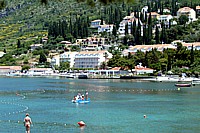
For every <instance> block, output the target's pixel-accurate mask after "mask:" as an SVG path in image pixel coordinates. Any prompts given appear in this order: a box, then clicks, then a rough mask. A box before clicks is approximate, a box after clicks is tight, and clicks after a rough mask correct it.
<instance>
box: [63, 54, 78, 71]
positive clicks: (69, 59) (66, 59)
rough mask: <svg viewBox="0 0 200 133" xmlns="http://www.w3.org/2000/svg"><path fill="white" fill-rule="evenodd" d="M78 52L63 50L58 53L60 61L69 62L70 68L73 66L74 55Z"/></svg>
mask: <svg viewBox="0 0 200 133" xmlns="http://www.w3.org/2000/svg"><path fill="white" fill-rule="evenodd" d="M77 53H78V52H65V53H63V54H61V55H60V63H61V62H69V63H70V68H72V67H73V66H74V60H75V55H76V54H77Z"/></svg>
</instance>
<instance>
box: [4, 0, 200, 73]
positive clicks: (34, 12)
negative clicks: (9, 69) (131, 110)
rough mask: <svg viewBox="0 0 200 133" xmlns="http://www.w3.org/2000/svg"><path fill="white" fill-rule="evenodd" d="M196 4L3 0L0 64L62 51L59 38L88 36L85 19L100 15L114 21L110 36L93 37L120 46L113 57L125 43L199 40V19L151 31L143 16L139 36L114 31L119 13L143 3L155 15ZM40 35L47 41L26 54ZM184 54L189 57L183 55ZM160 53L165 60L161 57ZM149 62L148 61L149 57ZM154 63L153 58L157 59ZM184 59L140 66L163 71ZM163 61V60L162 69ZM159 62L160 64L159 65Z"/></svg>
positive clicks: (184, 0)
mask: <svg viewBox="0 0 200 133" xmlns="http://www.w3.org/2000/svg"><path fill="white" fill-rule="evenodd" d="M199 4H200V3H199V1H198V0H193V1H189V0H167V1H166V0H152V1H148V0H147V1H142V0H139V1H135V2H134V3H128V4H127V3H123V2H111V3H105V2H103V3H102V2H100V3H97V4H96V5H95V6H91V3H88V1H87V2H80V3H79V2H77V1H74V0H63V1H62V2H60V1H48V3H46V4H43V3H41V2H39V1H38V0H7V1H6V2H5V6H4V5H3V6H4V8H2V9H1V11H0V51H4V52H5V53H7V54H6V55H5V56H4V57H3V58H1V59H0V64H1V65H19V64H20V65H23V64H28V62H29V61H30V60H32V61H38V60H39V57H40V56H41V55H44V54H45V55H46V56H48V53H49V51H50V50H55V49H57V50H58V51H59V52H64V51H65V49H64V48H63V46H62V45H61V44H59V42H60V41H62V40H66V41H71V42H72V43H73V42H75V40H76V39H78V38H86V37H88V36H92V35H93V33H94V29H93V28H91V27H90V22H91V21H92V20H95V19H101V20H102V21H105V23H106V24H114V25H115V30H114V31H115V32H113V34H112V35H110V34H109V35H108V34H101V35H99V36H103V37H106V38H108V40H109V41H110V42H111V43H119V44H120V49H119V50H118V51H114V52H112V53H113V54H114V55H116V56H114V57H119V56H118V55H117V54H119V53H120V50H123V49H125V48H127V47H128V46H129V45H138V44H143V45H148V44H158V43H171V41H173V40H183V41H185V42H198V41H200V32H199V31H200V21H199V20H198V21H196V22H194V23H191V24H189V25H185V24H184V23H181V21H180V20H176V21H177V22H178V24H177V25H175V26H171V27H168V28H165V27H164V26H163V28H162V31H157V32H155V33H154V34H152V27H153V26H154V25H155V21H154V20H151V19H150V18H146V19H142V20H141V21H142V23H143V24H146V26H144V27H146V29H144V36H141V34H140V31H138V30H137V29H140V28H138V27H133V28H135V29H134V30H133V31H134V32H132V34H131V35H128V34H127V35H126V36H125V37H124V38H118V36H117V32H116V31H117V29H118V27H119V23H120V22H121V21H122V19H123V18H124V17H125V16H127V15H130V13H131V12H139V11H141V9H142V7H144V6H148V7H149V12H157V11H158V10H160V14H165V13H164V12H163V9H170V11H171V12H169V13H168V14H171V15H173V16H176V12H177V10H178V9H179V8H181V7H185V6H188V7H191V8H193V9H195V7H196V6H197V5H199ZM198 15H199V14H197V16H198ZM45 36H48V38H49V41H48V42H47V43H46V44H45V45H44V49H41V50H38V51H37V52H33V53H29V49H30V45H31V44H34V43H35V44H36V43H42V37H45ZM128 41H129V42H128ZM77 50H79V49H78V48H74V51H77ZM111 51H112V50H111ZM187 54H188V55H190V54H189V53H187ZM13 55H15V57H13ZM180 56H182V55H180ZM129 57H131V56H129ZM163 57H164V58H166V59H169V58H168V57H166V56H164V55H163ZM120 58H121V57H120ZM126 58H127V57H126ZM159 58H161V57H159ZM188 58H189V57H188ZM188 58H187V59H188ZM197 58H198V57H197ZM177 59H178V57H177ZM185 59H186V58H185ZM149 60H153V59H151V58H150V59H149ZM188 60H190V59H188ZM44 61H46V60H44ZM138 61H140V62H142V59H140V60H137V61H136V60H134V61H132V62H133V63H132V65H133V64H135V63H137V62H138ZM157 61H158V62H159V59H157ZM41 63H42V62H41ZM173 63H174V62H173ZM184 63H186V62H184ZM184 63H182V64H181V65H180V63H179V64H178V65H174V64H172V65H170V64H169V62H168V61H165V60H164V65H161V64H160V65H158V66H160V67H158V66H157V65H154V64H153V62H149V63H146V64H145V63H144V62H143V64H145V65H147V66H149V67H153V68H155V69H156V70H160V69H162V70H169V69H171V68H173V67H180V66H187V67H190V66H191V65H193V63H194V62H190V63H188V62H187V63H186V64H184ZM113 64H114V63H112V60H111V61H110V62H109V63H108V65H110V66H115V65H117V64H119V63H117V64H115V65H113ZM166 64H168V66H167V69H166ZM46 65H48V64H46ZM161 66H162V67H163V66H165V68H164V67H163V68H162V67H161ZM195 67H197V66H195Z"/></svg>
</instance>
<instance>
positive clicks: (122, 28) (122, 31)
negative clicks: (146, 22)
mask: <svg viewBox="0 0 200 133" xmlns="http://www.w3.org/2000/svg"><path fill="white" fill-rule="evenodd" d="M134 21H135V22H136V26H138V19H137V18H134V16H126V17H125V18H124V19H123V20H122V21H121V22H120V24H119V29H118V33H119V35H121V36H124V35H125V26H126V24H128V33H129V34H130V33H131V24H133V22H134ZM139 23H140V24H141V27H142V22H141V21H140V20H139ZM141 31H142V28H141ZM141 34H142V35H143V33H141Z"/></svg>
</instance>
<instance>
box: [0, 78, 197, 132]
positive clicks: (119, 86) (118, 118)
mask: <svg viewBox="0 0 200 133" xmlns="http://www.w3.org/2000/svg"><path fill="white" fill-rule="evenodd" d="M0 83H1V84H2V86H1V88H0V101H1V102H0V106H1V110H0V129H1V132H3V133H6V132H13V131H14V132H15V133H21V132H24V126H23V122H22V120H23V118H24V115H25V113H26V112H28V113H29V114H30V116H31V118H32V120H33V127H31V132H49V133H50V132H53V133H60V132H79V133H80V132H81V133H82V132H87V133H94V132H95V133H102V132H109V133H112V132H113V133H116V132H124V133H126V132H127V133H128V132H150V133H151V132H152V133H154V132H180V131H181V132H198V131H199V130H200V127H199V126H198V123H199V121H198V118H197V116H199V110H200V106H199V105H200V103H199V102H198V101H199V100H200V97H199V94H200V89H199V86H193V87H189V88H181V89H180V90H178V89H177V88H176V87H175V86H174V84H173V83H160V82H159V83H156V82H137V81H135V80H119V79H115V80H89V79H87V80H79V79H63V78H62V79H53V78H51V79H49V78H14V79H13V78H1V80H0ZM86 90H87V91H88V92H89V97H90V99H91V103H89V104H74V103H71V99H72V98H73V96H74V95H76V94H77V93H78V92H80V93H85V91H86ZM144 114H145V115H147V116H148V118H146V119H144V118H143V116H144ZM180 114H181V115H180ZM80 120H84V122H85V123H86V124H87V126H86V127H83V128H80V127H79V126H78V124H77V122H78V121H80ZM143 125H145V128H144V127H143ZM155 125H156V126H155ZM158 127H159V128H158Z"/></svg>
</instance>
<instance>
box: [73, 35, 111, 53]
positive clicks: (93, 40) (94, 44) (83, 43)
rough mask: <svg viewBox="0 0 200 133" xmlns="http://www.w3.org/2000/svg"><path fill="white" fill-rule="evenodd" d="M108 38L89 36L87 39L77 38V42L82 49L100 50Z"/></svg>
mask: <svg viewBox="0 0 200 133" xmlns="http://www.w3.org/2000/svg"><path fill="white" fill-rule="evenodd" d="M106 42H107V40H106V38H101V37H100V38H98V37H88V38H86V39H77V40H76V44H78V45H79V46H80V47H81V50H82V51H95V50H100V49H102V47H103V46H104V45H105V44H106Z"/></svg>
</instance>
